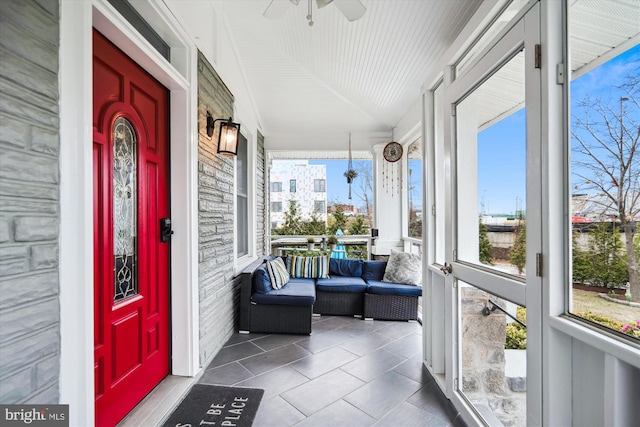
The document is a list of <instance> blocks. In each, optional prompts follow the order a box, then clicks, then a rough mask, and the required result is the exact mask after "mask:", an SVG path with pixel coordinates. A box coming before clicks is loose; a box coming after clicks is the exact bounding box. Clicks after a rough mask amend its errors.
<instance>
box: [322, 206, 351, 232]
mask: <svg viewBox="0 0 640 427" xmlns="http://www.w3.org/2000/svg"><path fill="white" fill-rule="evenodd" d="M333 205H334V206H335V207H336V211H335V212H334V213H333V215H332V219H331V220H330V221H329V225H328V226H327V230H328V232H329V234H336V232H337V231H338V229H340V230H343V231H344V229H345V227H346V225H347V217H346V216H345V214H344V207H343V205H342V204H341V203H338V202H335V203H334V204H333Z"/></svg>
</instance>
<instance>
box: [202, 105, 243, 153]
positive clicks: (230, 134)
mask: <svg viewBox="0 0 640 427" xmlns="http://www.w3.org/2000/svg"><path fill="white" fill-rule="evenodd" d="M216 122H220V132H219V133H218V154H222V155H225V156H235V155H237V154H238V136H239V134H240V123H233V121H232V120H231V117H229V120H227V119H215V120H214V119H213V116H211V113H210V112H208V111H207V136H208V137H209V138H211V137H212V136H213V131H214V129H215V125H216Z"/></svg>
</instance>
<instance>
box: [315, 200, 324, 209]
mask: <svg viewBox="0 0 640 427" xmlns="http://www.w3.org/2000/svg"><path fill="white" fill-rule="evenodd" d="M313 211H314V212H324V211H325V208H324V200H316V201H315V202H314V203H313Z"/></svg>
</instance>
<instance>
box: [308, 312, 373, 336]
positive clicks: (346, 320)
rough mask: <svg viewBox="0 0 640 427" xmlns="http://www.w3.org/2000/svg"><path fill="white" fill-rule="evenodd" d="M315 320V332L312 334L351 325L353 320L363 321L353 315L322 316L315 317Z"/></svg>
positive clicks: (313, 326)
mask: <svg viewBox="0 0 640 427" xmlns="http://www.w3.org/2000/svg"><path fill="white" fill-rule="evenodd" d="M313 319H314V322H313V324H312V326H311V328H312V330H313V333H312V334H311V336H313V335H316V334H320V333H322V332H326V331H333V330H335V329H339V328H342V327H345V326H348V325H350V324H351V323H353V322H362V321H363V320H362V319H356V318H354V317H351V316H320V317H314V318H313Z"/></svg>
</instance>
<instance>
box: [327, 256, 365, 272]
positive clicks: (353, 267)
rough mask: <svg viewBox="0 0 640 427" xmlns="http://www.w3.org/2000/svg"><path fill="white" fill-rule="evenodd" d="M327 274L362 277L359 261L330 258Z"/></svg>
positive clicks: (360, 262) (360, 261)
mask: <svg viewBox="0 0 640 427" xmlns="http://www.w3.org/2000/svg"><path fill="white" fill-rule="evenodd" d="M329 274H330V275H332V276H333V275H336V276H348V277H360V276H362V260H361V259H344V258H331V259H330V260H329Z"/></svg>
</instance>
